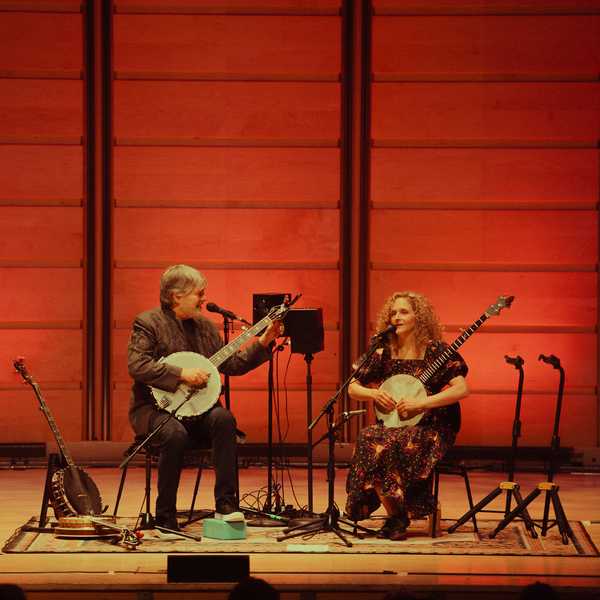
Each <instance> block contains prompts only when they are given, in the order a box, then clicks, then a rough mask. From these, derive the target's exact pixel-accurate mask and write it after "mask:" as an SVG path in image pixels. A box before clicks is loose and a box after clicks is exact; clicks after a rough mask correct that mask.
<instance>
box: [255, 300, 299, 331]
mask: <svg viewBox="0 0 600 600" xmlns="http://www.w3.org/2000/svg"><path fill="white" fill-rule="evenodd" d="M291 298H292V296H291V294H276V293H268V294H252V323H253V324H256V323H258V322H259V321H260V320H261V319H263V318H264V317H266V316H267V315H268V314H269V311H270V310H271V309H272V308H273V307H274V306H279V305H280V304H283V303H284V302H288V301H289V300H291Z"/></svg>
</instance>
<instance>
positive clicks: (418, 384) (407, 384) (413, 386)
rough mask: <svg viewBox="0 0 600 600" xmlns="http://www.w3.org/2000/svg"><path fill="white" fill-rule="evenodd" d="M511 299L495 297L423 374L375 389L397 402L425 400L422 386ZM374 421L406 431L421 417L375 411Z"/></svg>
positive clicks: (396, 378)
mask: <svg viewBox="0 0 600 600" xmlns="http://www.w3.org/2000/svg"><path fill="white" fill-rule="evenodd" d="M513 300H514V296H499V297H498V300H496V303H495V304H492V305H490V306H489V307H488V309H487V310H486V311H485V313H483V314H482V315H481V316H480V317H479V319H477V320H476V321H475V322H474V323H473V324H472V325H471V326H470V327H469V328H468V329H466V330H465V331H463V333H462V334H461V335H460V336H458V337H457V338H456V339H455V340H454V341H453V342H452V344H450V346H448V348H447V349H446V350H444V352H442V354H440V355H439V356H438V357H437V358H436V359H435V360H434V361H433V362H432V363H431V364H430V365H428V366H427V367H426V368H425V370H424V371H423V372H422V373H421V374H420V375H419V376H418V377H413V376H412V375H406V374H403V375H393V376H392V377H389V378H388V379H386V380H385V381H384V382H383V383H382V384H381V386H380V387H379V389H381V390H384V391H386V392H387V393H388V394H389V395H390V396H392V398H394V399H395V400H398V399H399V398H406V397H412V398H425V397H426V396H427V391H426V390H425V383H427V381H429V379H431V377H433V375H435V373H436V372H437V371H438V369H440V368H441V367H442V366H443V365H444V364H445V363H446V361H447V360H448V359H449V358H450V357H451V356H452V355H453V354H454V353H455V352H456V351H457V350H458V349H459V348H460V347H461V346H462V345H463V344H464V343H465V342H466V341H467V340H468V339H469V338H470V337H471V336H472V335H473V334H474V333H475V332H476V331H477V330H478V329H479V328H480V327H481V326H482V325H483V324H484V322H485V321H486V320H487V319H488V318H489V317H491V316H494V315H498V314H499V313H500V311H501V310H502V309H503V308H510V305H511V304H512V301H513ZM375 413H376V415H377V419H378V420H379V421H382V422H383V424H384V425H385V426H386V427H408V426H410V425H416V424H417V423H418V422H419V421H420V420H421V418H422V417H423V413H417V414H416V415H410V414H409V415H406V417H404V415H403V417H404V418H402V417H401V416H400V415H399V414H398V411H397V410H392V411H391V412H389V413H382V412H379V411H378V410H377V409H375Z"/></svg>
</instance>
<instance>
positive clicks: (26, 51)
mask: <svg viewBox="0 0 600 600" xmlns="http://www.w3.org/2000/svg"><path fill="white" fill-rule="evenodd" d="M79 5H80V3H79V2H75V1H72V2H61V3H53V4H52V5H48V3H42V2H40V3H37V4H36V3H26V6H23V7H22V8H21V7H20V6H19V5H18V3H14V2H11V3H6V2H2V3H0V239H1V240H2V242H1V243H0V286H1V288H2V295H1V298H0V403H1V404H2V406H3V415H4V417H3V419H2V433H1V436H0V439H1V441H2V442H18V441H40V440H47V439H52V434H51V433H50V430H49V428H48V425H47V423H46V421H45V419H44V418H43V417H42V415H41V413H40V412H39V410H38V404H37V401H36V399H35V396H34V395H33V392H32V390H31V388H29V387H24V386H23V385H22V382H21V381H20V379H19V377H18V375H16V374H15V373H14V370H13V368H12V360H13V359H14V358H15V357H17V356H19V355H22V356H25V357H26V359H27V365H28V367H29V369H30V371H31V374H32V375H33V377H34V378H35V379H37V381H38V382H39V383H40V385H41V386H42V391H43V393H44V395H45V397H46V400H47V402H48V404H49V405H50V406H51V410H52V411H53V413H54V415H55V417H56V420H57V421H58V422H59V424H60V429H61V431H62V433H63V435H64V437H65V438H66V439H67V440H79V439H81V438H82V436H83V435H84V421H85V414H86V404H85V402H84V398H83V394H82V381H83V371H82V369H83V361H84V347H85V345H84V286H83V266H84V263H83V260H84V210H85V197H84V180H85V177H84V150H83V136H84V106H83V100H84V83H83V39H84V35H83V24H82V15H81V12H80V6H79Z"/></svg>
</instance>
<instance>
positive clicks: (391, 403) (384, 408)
mask: <svg viewBox="0 0 600 600" xmlns="http://www.w3.org/2000/svg"><path fill="white" fill-rule="evenodd" d="M372 397H373V402H374V404H375V408H376V409H377V410H378V411H379V412H380V413H384V414H388V413H391V412H392V411H393V410H394V409H395V408H396V402H395V400H394V399H393V398H392V397H391V396H390V395H389V394H388V393H387V392H385V391H384V390H379V389H374V390H373V391H372Z"/></svg>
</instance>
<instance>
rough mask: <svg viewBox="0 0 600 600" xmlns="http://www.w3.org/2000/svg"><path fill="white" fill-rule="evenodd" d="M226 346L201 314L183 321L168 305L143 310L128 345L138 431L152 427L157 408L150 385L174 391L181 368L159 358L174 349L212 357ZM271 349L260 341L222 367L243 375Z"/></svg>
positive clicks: (134, 421)
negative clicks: (150, 423) (152, 416)
mask: <svg viewBox="0 0 600 600" xmlns="http://www.w3.org/2000/svg"><path fill="white" fill-rule="evenodd" d="M222 347H223V340H222V339H221V336H220V335H219V332H218V331H217V328H216V327H215V325H214V323H213V322H212V321H210V320H209V319H207V318H206V317H203V316H201V317H200V318H198V319H186V320H185V321H181V320H180V319H178V318H177V317H176V316H175V313H174V312H173V311H172V310H171V309H170V308H166V307H159V308H153V309H151V310H148V311H145V312H143V313H140V314H139V315H138V316H137V317H136V318H135V320H134V322H133V329H132V331H131V336H130V338H129V345H128V348H127V360H128V367H129V375H130V376H131V377H132V378H133V380H134V382H133V386H132V393H131V403H130V407H129V420H130V422H131V425H132V427H133V429H134V431H135V432H136V434H144V433H147V431H148V425H149V419H150V416H151V414H152V413H153V412H154V410H156V405H155V402H154V397H153V396H152V392H151V391H150V388H149V387H148V386H153V387H157V388H160V389H163V390H166V391H167V392H174V391H175V390H176V389H177V386H178V384H179V376H180V374H181V368H180V367H175V366H173V365H168V364H166V363H164V362H159V359H161V358H162V357H166V356H168V355H169V354H172V353H173V352H182V351H189V352H198V353H199V354H202V355H203V356H206V357H207V358H210V357H211V356H212V355H213V354H215V352H217V351H218V350H220V349H221V348H222ZM269 355H270V352H269V350H268V349H267V348H265V347H264V346H262V344H260V343H259V342H254V343H253V344H250V345H249V346H247V347H246V348H244V349H243V350H238V351H237V352H236V353H235V354H234V355H233V356H232V357H231V358H229V359H228V360H227V361H225V362H224V363H223V364H222V365H221V366H220V367H219V370H220V371H222V372H223V373H226V374H228V375H243V374H244V373H247V372H248V371H251V370H252V369H254V368H255V367H257V366H258V365H260V364H262V363H263V362H265V361H266V360H268V358H269Z"/></svg>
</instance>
